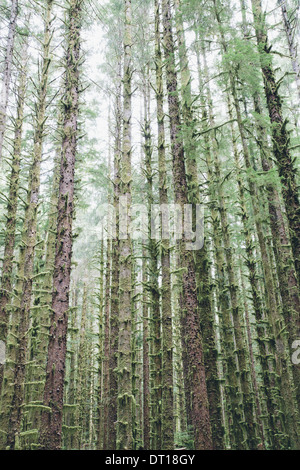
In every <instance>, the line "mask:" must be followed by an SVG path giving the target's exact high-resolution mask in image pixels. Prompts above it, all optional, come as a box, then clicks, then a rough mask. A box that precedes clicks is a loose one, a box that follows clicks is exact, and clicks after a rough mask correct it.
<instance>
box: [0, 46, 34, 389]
mask: <svg viewBox="0 0 300 470" xmlns="http://www.w3.org/2000/svg"><path fill="white" fill-rule="evenodd" d="M27 50H28V39H26V41H25V44H24V49H23V63H22V67H21V70H20V73H19V85H18V92H17V115H16V119H15V129H14V142H13V152H12V161H11V174H10V179H9V195H8V204H7V212H6V226H5V241H4V256H3V264H2V275H1V288H0V340H1V341H3V342H4V343H5V342H6V337H7V330H8V319H9V312H8V310H7V306H8V303H9V301H10V298H11V291H12V271H13V260H14V248H15V236H16V224H17V209H18V194H19V180H20V163H21V147H22V130H23V118H24V104H25V103H24V102H25V95H26V81H27V60H28V52H27ZM3 369H4V365H3V364H0V393H1V387H2V380H3Z"/></svg>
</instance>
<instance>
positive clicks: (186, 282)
mask: <svg viewBox="0 0 300 470" xmlns="http://www.w3.org/2000/svg"><path fill="white" fill-rule="evenodd" d="M162 16H163V45H164V52H165V60H166V77H167V90H168V105H169V117H170V133H171V147H172V157H173V178H174V186H175V200H176V204H178V205H179V206H180V207H181V209H182V210H183V209H184V205H186V204H188V202H189V200H188V187H187V178H186V172H185V156H184V146H183V139H182V133H181V119H180V108H179V98H178V83H177V73H176V68H175V55H174V41H173V33H172V16H171V8H170V1H169V0H163V2H162ZM184 242H185V240H182V241H181V242H180V243H179V252H180V258H181V267H182V286H183V290H182V294H181V295H182V300H181V307H182V311H181V313H180V317H181V335H182V341H183V350H184V351H185V353H184V356H185V358H186V361H187V363H186V364H184V367H186V368H187V370H186V375H185V387H186V388H187V390H188V395H189V394H190V396H191V407H192V422H193V431H194V441H195V442H194V444H195V449H199V450H200V449H211V448H212V438H211V427H210V417H209V403H208V397H207V386H206V377H205V366H204V358H203V342H202V337H201V331H200V325H199V312H198V299H197V286H196V275H195V263H194V259H193V253H192V252H191V251H188V250H186V246H185V243H184Z"/></svg>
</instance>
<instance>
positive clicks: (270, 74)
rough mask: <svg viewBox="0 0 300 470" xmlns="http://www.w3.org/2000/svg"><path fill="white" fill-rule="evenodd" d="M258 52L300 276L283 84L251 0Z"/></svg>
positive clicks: (298, 209)
mask: <svg viewBox="0 0 300 470" xmlns="http://www.w3.org/2000/svg"><path fill="white" fill-rule="evenodd" d="M251 4H252V11H253V16H254V25H255V33H256V40H257V45H258V51H259V55H260V60H261V69H262V74H263V80H264V86H265V95H266V100H267V106H268V110H269V117H270V121H271V125H272V127H271V129H272V139H273V153H274V157H275V160H276V162H277V166H278V170H279V176H280V178H281V181H282V195H283V199H284V203H285V210H286V214H287V219H288V224H289V234H290V241H291V246H292V251H293V255H294V260H295V265H296V271H297V276H298V279H299V276H300V203H299V189H298V186H297V181H296V169H295V165H294V161H293V156H292V153H291V150H290V137H289V132H288V129H287V120H286V119H284V117H283V109H282V99H281V96H280V94H279V85H280V83H277V82H276V78H275V72H274V68H273V64H272V58H271V49H272V47H271V46H269V41H268V35H267V31H266V24H265V15H264V13H263V11H262V6H261V0H251Z"/></svg>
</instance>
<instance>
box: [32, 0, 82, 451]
mask: <svg viewBox="0 0 300 470" xmlns="http://www.w3.org/2000/svg"><path fill="white" fill-rule="evenodd" d="M82 6H83V1H82V0H71V2H70V5H69V10H68V23H67V49H66V58H65V61H66V63H65V65H66V70H65V94H64V97H63V101H62V105H63V141H62V151H61V170H60V184H59V197H58V220H57V238H56V254H55V263H54V274H53V296H52V311H53V314H52V318H51V327H50V341H49V346H48V359H47V368H46V382H45V390H44V407H45V408H46V409H45V410H44V412H43V419H42V430H41V439H40V443H41V447H42V448H43V449H50V450H55V449H60V447H61V433H62V416H63V391H64V376H65V359H66V342H67V327H68V309H69V290H70V274H71V257H72V219H73V211H74V183H75V182H74V176H75V160H76V147H77V125H78V124H77V121H78V108H79V75H80V72H79V69H80V60H81V57H80V29H81V12H82ZM48 408H49V409H48Z"/></svg>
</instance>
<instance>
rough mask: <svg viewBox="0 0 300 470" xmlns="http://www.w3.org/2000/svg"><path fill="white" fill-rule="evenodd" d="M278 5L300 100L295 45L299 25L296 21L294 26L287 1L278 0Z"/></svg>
mask: <svg viewBox="0 0 300 470" xmlns="http://www.w3.org/2000/svg"><path fill="white" fill-rule="evenodd" d="M278 3H279V5H280V8H281V14H282V19H283V24H284V30H285V34H286V38H287V42H288V46H289V53H290V57H291V61H292V67H293V70H294V73H295V80H296V85H297V90H298V96H299V100H300V64H299V60H298V55H297V44H296V43H295V28H296V27H297V25H296V24H295V23H296V21H294V26H293V25H292V22H291V19H290V17H289V12H288V10H287V2H286V0H278Z"/></svg>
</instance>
